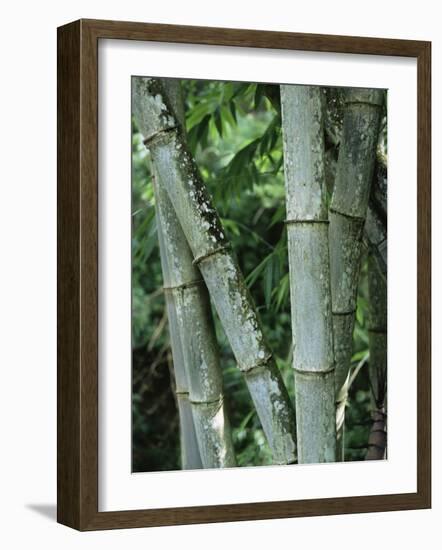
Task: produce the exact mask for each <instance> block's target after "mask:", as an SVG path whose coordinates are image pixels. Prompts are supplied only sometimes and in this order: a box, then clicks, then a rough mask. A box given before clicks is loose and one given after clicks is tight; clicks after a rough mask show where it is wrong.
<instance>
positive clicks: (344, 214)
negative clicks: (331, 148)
mask: <svg viewBox="0 0 442 550" xmlns="http://www.w3.org/2000/svg"><path fill="white" fill-rule="evenodd" d="M382 99H383V91H382V90H373V89H356V88H353V89H349V90H348V92H347V98H346V106H345V113H344V124H343V130H342V138H341V145H340V149H339V157H338V165H337V173H336V180H335V185H334V189H333V195H332V200H331V204H330V210H329V219H330V268H331V289H332V311H333V333H334V346H335V364H336V371H335V386H336V392H337V394H336V395H337V400H338V406H337V413H336V414H337V419H339V420H340V421H341V423H340V425H338V427H337V428H338V432H337V433H338V459H340V460H344V458H345V457H344V428H343V426H344V416H345V415H344V410H345V403H346V399H347V396H346V395H345V394H343V392H341V388H342V386H343V384H344V382H345V380H346V378H347V375H348V371H349V368H350V362H351V355H352V344H353V328H354V319H355V311H356V299H357V290H358V282H359V269H360V256H361V242H362V233H363V229H364V223H365V218H366V214H367V205H368V199H369V195H370V187H371V182H372V178H373V168H374V163H375V158H376V146H377V139H378V130H379V121H380V111H381V105H382Z"/></svg>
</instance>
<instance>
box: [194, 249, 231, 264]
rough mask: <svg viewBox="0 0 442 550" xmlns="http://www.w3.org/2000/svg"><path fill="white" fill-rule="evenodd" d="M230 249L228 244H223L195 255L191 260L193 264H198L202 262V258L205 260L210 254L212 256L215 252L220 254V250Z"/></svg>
mask: <svg viewBox="0 0 442 550" xmlns="http://www.w3.org/2000/svg"><path fill="white" fill-rule="evenodd" d="M229 249H230V245H229V244H227V245H225V246H220V247H218V248H215V249H214V250H210V251H209V252H207V253H206V254H201V256H196V258H195V259H194V260H193V262H192V263H193V265H198V264H200V263H201V262H204V260H207V258H210V257H211V256H214V255H215V254H220V253H221V252H225V251H226V250H229Z"/></svg>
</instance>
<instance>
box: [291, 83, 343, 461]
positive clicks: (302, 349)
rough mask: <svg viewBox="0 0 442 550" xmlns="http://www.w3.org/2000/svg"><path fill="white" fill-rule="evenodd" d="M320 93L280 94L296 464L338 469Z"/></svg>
mask: <svg viewBox="0 0 442 550" xmlns="http://www.w3.org/2000/svg"><path fill="white" fill-rule="evenodd" d="M321 101H322V100H321V91H320V88H318V87H315V86H293V85H289V86H281V106H282V120H283V125H282V126H283V141H284V171H285V182H286V200H287V232H288V254H289V267H290V296H291V308H292V333H293V368H294V376H295V403H296V423H297V435H298V461H299V462H301V463H306V462H334V461H335V459H336V421H335V416H336V409H335V384H334V356H333V327H332V310H331V290H330V264H329V248H328V215H327V214H328V212H327V205H326V189H325V178H324V137H323V135H324V130H323V121H322V107H321Z"/></svg>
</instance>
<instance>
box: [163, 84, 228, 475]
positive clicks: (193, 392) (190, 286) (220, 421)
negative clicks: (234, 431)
mask: <svg viewBox="0 0 442 550" xmlns="http://www.w3.org/2000/svg"><path fill="white" fill-rule="evenodd" d="M164 86H165V89H166V90H167V93H168V97H169V98H170V101H171V106H172V108H173V109H174V113H175V114H176V116H177V119H178V120H179V123H180V124H181V125H184V112H183V108H182V107H183V102H182V99H181V93H180V92H181V87H180V83H179V81H178V80H174V79H171V80H165V81H164ZM153 173H156V170H155V166H154V167H153ZM153 181H154V192H155V202H156V214H157V228H158V236H159V244H160V256H161V265H162V271H163V282H164V290H165V294H166V301H167V310H168V317H169V326H170V333H171V340H172V342H173V343H174V344H173V345H172V350H173V351H172V353H173V357H174V365H176V366H175V372H176V373H177V379H178V381H179V384H178V381H177V396H178V398H179V400H178V402H179V403H180V402H181V408H182V407H183V405H184V404H185V406H186V410H182V411H181V412H182V423H183V424H184V422H186V426H184V425H183V429H182V430H181V435H182V441H183V443H182V449H183V452H184V453H185V454H186V455H189V453H191V452H193V453H195V454H196V450H189V447H190V444H191V443H192V442H193V443H195V442H194V441H192V439H196V442H197V445H196V449H197V450H198V449H199V454H200V459H201V463H202V466H203V467H204V468H223V467H232V466H235V465H236V460H235V454H234V450H233V443H232V436H231V430H230V424H229V421H228V418H227V415H226V411H225V407H224V398H223V389H222V375H221V368H220V364H219V354H218V346H217V342H216V337H215V329H214V325H213V319H212V313H211V306H210V299H209V295H208V292H207V288H206V286H205V284H204V281H203V280H202V277H201V274H200V272H199V269H198V268H197V267H196V266H195V265H193V255H192V252H191V250H190V249H189V246H188V244H187V241H186V238H185V236H184V234H183V231H182V229H181V225H180V223H179V221H178V219H177V217H176V214H175V211H174V209H173V206H172V204H171V202H170V199H169V196H168V194H167V192H166V190H165V189H164V186H163V185H162V181H161V179H160V178H159V176H158V174H155V176H154V178H153ZM187 403H188V404H189V407H188V406H187ZM189 408H190V418H189V414H188V411H187V409H189ZM191 420H193V430H192V425H191ZM193 432H194V433H195V436H194V434H193ZM189 440H190V441H189Z"/></svg>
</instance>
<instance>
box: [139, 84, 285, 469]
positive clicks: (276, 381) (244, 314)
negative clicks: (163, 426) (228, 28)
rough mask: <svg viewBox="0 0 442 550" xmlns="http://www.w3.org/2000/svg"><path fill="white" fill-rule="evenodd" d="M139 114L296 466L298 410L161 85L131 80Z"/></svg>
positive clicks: (276, 436)
mask: <svg viewBox="0 0 442 550" xmlns="http://www.w3.org/2000/svg"><path fill="white" fill-rule="evenodd" d="M134 113H135V117H136V119H137V121H138V126H139V128H140V130H141V132H142V133H143V135H144V137H145V144H146V146H147V147H148V149H149V150H150V153H151V156H152V159H153V161H154V164H155V167H156V170H157V172H158V174H159V175H160V177H161V181H162V184H163V185H164V187H165V189H166V190H167V193H168V195H169V197H170V200H171V203H172V204H173V207H174V209H175V212H176V215H177V217H178V219H179V221H180V224H181V227H182V229H183V232H184V234H185V236H186V239H187V241H188V243H189V246H190V248H191V250H192V253H193V255H194V264H195V265H197V266H198V267H199V269H200V271H201V274H202V275H203V278H204V280H205V283H206V285H207V287H208V290H209V293H210V296H211V298H212V300H213V303H214V305H215V308H216V310H217V313H218V316H219V318H220V320H221V323H222V325H223V327H224V330H225V332H226V335H227V338H228V340H229V342H230V345H231V347H232V350H233V353H234V355H235V358H236V361H237V363H238V367H239V368H240V370H241V371H242V372H243V374H244V377H245V380H246V383H247V385H248V388H249V391H250V394H251V396H252V399H253V402H254V404H255V407H256V410H257V412H258V416H259V418H260V421H261V424H262V427H263V430H264V433H265V435H266V437H267V440H268V442H269V445H270V448H271V450H272V453H273V461H274V462H275V463H279V464H286V463H292V462H295V460H296V443H295V442H296V436H295V420H294V412H293V409H292V406H291V403H290V398H289V396H288V393H287V389H286V388H285V386H284V383H283V381H282V377H281V374H280V372H279V370H278V368H277V366H276V364H275V361H274V359H273V357H272V354H271V352H270V350H269V348H268V345H267V343H266V341H265V339H264V336H263V332H262V328H261V324H260V320H259V316H258V313H257V311H256V308H255V306H254V304H253V300H252V298H251V296H250V293H249V291H248V289H247V286H246V284H245V282H244V278H243V275H242V273H241V271H240V268H239V266H238V263H237V260H236V258H235V256H234V255H233V253H232V250H231V249H230V246H229V242H228V240H227V238H226V236H225V234H224V230H223V227H222V224H221V221H220V219H219V216H218V214H217V212H216V210H215V208H214V207H213V205H212V204H211V200H210V197H209V195H208V193H207V190H206V188H205V185H204V183H203V181H202V178H201V176H200V174H199V172H198V169H197V166H196V164H195V162H194V160H193V158H192V155H191V154H190V152H189V151H188V149H187V146H186V143H185V139H183V135H182V132H180V129H179V126H178V124H177V121H176V119H175V117H174V115H173V111H172V110H171V108H170V103H169V100H168V98H167V94H166V93H165V91H164V88H163V85H162V83H161V81H160V80H158V79H153V78H143V77H139V78H136V79H134Z"/></svg>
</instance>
